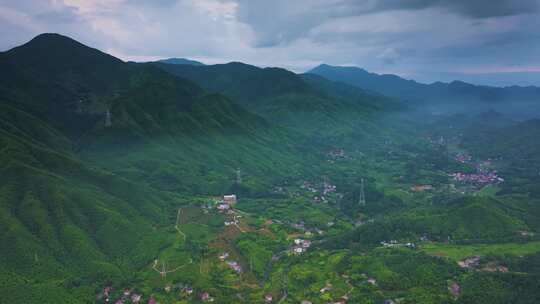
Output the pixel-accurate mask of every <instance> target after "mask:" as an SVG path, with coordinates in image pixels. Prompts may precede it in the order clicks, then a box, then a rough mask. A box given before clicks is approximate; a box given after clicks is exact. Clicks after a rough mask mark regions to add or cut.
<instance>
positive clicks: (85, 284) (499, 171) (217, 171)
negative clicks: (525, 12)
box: [0, 34, 540, 304]
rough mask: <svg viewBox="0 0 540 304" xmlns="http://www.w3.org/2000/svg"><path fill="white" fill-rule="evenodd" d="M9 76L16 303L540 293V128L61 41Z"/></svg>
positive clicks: (1, 168)
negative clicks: (129, 57)
mask: <svg viewBox="0 0 540 304" xmlns="http://www.w3.org/2000/svg"><path fill="white" fill-rule="evenodd" d="M37 52H39V54H40V57H39V58H36V57H35V56H34V54H35V53H37ZM0 68H1V69H0V79H1V80H2V82H1V83H0V102H1V103H0V108H1V110H2V111H0V151H1V152H2V154H1V156H0V160H1V162H0V174H1V175H0V176H1V183H0V229H1V232H0V267H1V269H2V270H1V271H0V295H1V296H2V300H1V301H0V302H1V303H29V304H32V303H73V304H78V303H115V304H121V303H126V304H127V303H148V304H155V303H162V304H165V303H174V304H180V303H207V302H208V303H210V302H212V303H282V304H285V303H302V304H309V303H314V304H323V303H536V301H537V300H538V299H539V298H540V294H539V291H538V290H540V239H539V234H538V233H539V232H540V224H539V223H540V190H539V188H538V185H539V184H540V177H539V176H540V175H539V172H540V167H539V164H538V158H537V155H538V152H540V150H539V149H540V142H538V141H537V140H536V139H537V138H538V134H540V133H539V130H540V129H539V124H538V120H534V119H533V120H526V121H523V120H519V119H516V118H515V117H512V116H510V115H507V114H501V113H499V112H496V111H486V112H484V111H481V112H482V113H468V115H464V114H456V113H455V112H454V111H448V112H445V113H443V114H440V113H437V114H433V113H426V111H421V107H422V106H418V104H415V103H406V102H404V101H403V100H400V99H399V98H398V96H397V94H396V95H394V94H390V96H391V97H386V96H384V95H383V93H381V92H374V91H370V90H371V89H375V87H372V88H360V87H358V86H355V85H352V84H351V83H352V82H353V81H354V80H355V79H352V80H350V81H346V82H345V81H344V82H339V81H338V80H339V79H341V78H339V77H337V76H336V77H333V79H326V78H324V77H322V76H324V74H323V73H322V72H321V73H318V74H319V76H317V75H314V74H310V73H307V74H296V73H293V72H290V71H287V70H284V69H277V68H258V67H255V66H250V65H247V64H243V63H229V64H221V65H203V64H200V63H193V62H191V61H185V60H184V61H174V60H173V61H170V60H169V61H159V62H151V63H132V62H123V61H121V60H119V59H117V58H114V57H112V56H110V55H107V54H105V53H102V52H100V51H98V50H96V49H92V48H89V47H87V46H85V45H82V44H80V43H78V42H77V41H75V40H72V39H71V38H68V37H65V36H61V35H57V34H43V35H40V36H38V37H36V38H34V39H33V40H31V41H30V42H28V43H27V44H24V45H22V46H19V47H17V48H14V49H12V50H9V51H7V52H3V53H0ZM329 68H330V67H325V69H329ZM319 72H320V69H319ZM326 72H328V71H326ZM333 73H339V69H337V70H336V71H333ZM320 75H322V76H320ZM332 75H334V76H335V75H336V74H332ZM345 76H346V75H345ZM345 76H343V75H341V76H340V77H345ZM341 80H343V79H341ZM480 89H481V88H480ZM407 90H412V89H411V88H408V89H407ZM410 96H413V95H410ZM410 96H408V97H410ZM411 98H412V97H411ZM423 102H424V101H423ZM441 102H442V101H441ZM419 108H420V110H419ZM509 142H510V143H509Z"/></svg>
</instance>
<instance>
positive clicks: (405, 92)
mask: <svg viewBox="0 0 540 304" xmlns="http://www.w3.org/2000/svg"><path fill="white" fill-rule="evenodd" d="M308 73H312V74H317V75H320V76H323V77H325V78H327V79H330V80H333V81H338V82H343V83H347V84H349V85H352V86H356V87H359V88H362V89H366V90H371V91H375V92H378V93H381V94H384V95H386V96H390V97H394V98H398V99H400V100H402V101H407V102H409V103H414V104H420V105H422V107H423V108H424V109H426V110H427V111H429V112H431V113H448V112H471V111H472V112H477V113H480V112H484V111H487V110H490V109H494V110H497V111H500V112H504V113H507V114H511V115H514V116H517V117H521V118H522V117H531V114H533V113H534V114H533V115H536V113H539V112H540V105H539V104H540V103H539V102H538V100H540V88H538V87H534V86H530V87H519V86H511V87H489V86H479V85H473V84H469V83H466V82H463V81H453V82H451V83H443V82H435V83H432V84H423V83H419V82H416V81H414V80H407V79H404V78H401V77H399V76H396V75H392V74H384V75H380V74H376V73H370V72H368V71H366V70H364V69H361V68H358V67H341V66H330V65H326V64H322V65H319V66H317V67H315V68H313V69H312V70H310V71H309V72H308Z"/></svg>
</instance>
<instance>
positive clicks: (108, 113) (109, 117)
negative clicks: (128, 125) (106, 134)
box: [105, 109, 112, 127]
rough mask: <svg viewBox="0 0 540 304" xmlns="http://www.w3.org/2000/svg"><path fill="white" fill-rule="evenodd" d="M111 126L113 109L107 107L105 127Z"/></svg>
mask: <svg viewBox="0 0 540 304" xmlns="http://www.w3.org/2000/svg"><path fill="white" fill-rule="evenodd" d="M110 126H112V122H111V111H109V109H107V111H106V112H105V127H110Z"/></svg>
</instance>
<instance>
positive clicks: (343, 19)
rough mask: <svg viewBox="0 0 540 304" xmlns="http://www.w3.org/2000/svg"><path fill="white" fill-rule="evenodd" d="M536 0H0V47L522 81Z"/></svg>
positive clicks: (537, 66) (532, 63) (538, 64)
mask: <svg viewBox="0 0 540 304" xmlns="http://www.w3.org/2000/svg"><path fill="white" fill-rule="evenodd" d="M539 3H540V0H520V1H516V0H497V1H488V0H469V1H465V0H448V1H443V0H431V1H428V0H365V1H359V0H295V1H290V0H274V1H266V0H156V1H145V0H85V1H76V0H19V1H11V0H0V35H1V36H2V39H1V40H0V49H2V50H6V49H9V48H11V47H13V46H15V45H18V44H22V43H24V42H26V41H27V40H29V39H31V38H32V37H33V36H35V35H37V34H39V33H41V32H59V33H62V34H65V35H68V36H71V37H73V38H75V39H77V40H80V41H81V42H83V43H86V44H89V45H91V46H94V47H97V48H100V49H102V50H103V51H106V52H109V53H112V54H113V55H115V56H118V57H120V58H123V59H125V60H152V59H157V58H161V57H174V56H178V57H191V58H194V59H198V60H202V61H204V62H208V63H217V62H226V61H232V60H238V61H244V62H248V63H252V64H256V65H260V66H282V67H285V68H289V69H293V70H295V71H304V70H307V69H309V68H311V67H312V66H314V65H317V64H319V63H322V62H325V63H329V64H339V65H358V66H361V67H364V68H366V69H368V70H372V71H376V72H387V73H398V74H400V75H403V76H406V77H409V78H418V79H420V80H422V81H427V82H430V81H435V80H447V79H449V78H451V77H453V76H452V75H454V76H456V77H457V76H462V77H463V78H464V79H473V80H474V81H476V82H479V83H480V82H482V79H484V80H485V81H486V82H489V81H493V83H496V84H500V83H501V81H502V80H503V79H504V75H508V76H510V73H512V77H508V80H509V84H512V83H519V79H520V77H523V79H526V80H527V83H530V82H531V81H534V79H535V77H536V76H535V75H536V74H535V72H536V71H537V70H538V71H540V56H539V55H537V54H540V34H538V31H537V30H536V29H538V28H540V13H539ZM495 74H496V76H494V75H495ZM467 75H469V76H467ZM471 75H472V76H471ZM495 79H496V80H497V81H496V82H495ZM537 83H538V84H539V85H540V77H538V78H537Z"/></svg>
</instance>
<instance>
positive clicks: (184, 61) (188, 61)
mask: <svg viewBox="0 0 540 304" xmlns="http://www.w3.org/2000/svg"><path fill="white" fill-rule="evenodd" d="M157 62H161V63H167V64H186V65H196V66H202V65H205V64H204V63H202V62H199V61H195V60H191V59H187V58H167V59H162V60H158V61H157Z"/></svg>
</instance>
